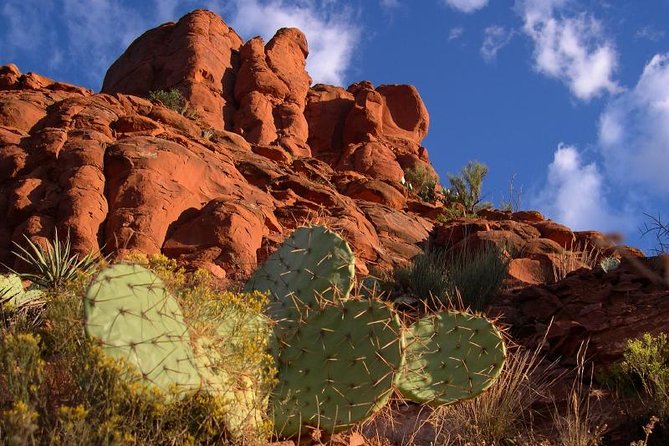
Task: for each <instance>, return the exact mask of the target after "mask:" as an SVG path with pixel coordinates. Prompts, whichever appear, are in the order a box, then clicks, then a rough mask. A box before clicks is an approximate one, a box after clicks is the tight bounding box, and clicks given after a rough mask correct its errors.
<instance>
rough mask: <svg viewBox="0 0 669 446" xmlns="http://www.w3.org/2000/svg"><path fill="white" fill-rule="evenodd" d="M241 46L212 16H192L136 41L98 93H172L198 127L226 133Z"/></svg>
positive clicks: (207, 13) (201, 13)
mask: <svg viewBox="0 0 669 446" xmlns="http://www.w3.org/2000/svg"><path fill="white" fill-rule="evenodd" d="M243 44H244V42H243V41H242V39H241V37H239V35H237V33H236V32H235V31H234V30H233V29H232V28H230V27H228V26H227V25H226V24H225V22H223V20H222V19H221V18H220V17H219V16H218V15H216V14H214V13H213V12H210V11H205V10H196V11H193V12H191V13H190V14H187V15H185V16H184V17H183V18H181V20H179V21H178V22H177V23H174V22H170V23H165V24H164V25H161V26H159V27H157V28H154V29H151V30H149V31H147V32H145V33H144V34H142V35H141V36H140V37H139V38H137V40H135V41H134V42H133V43H132V44H131V45H130V46H129V47H128V49H127V50H126V51H125V52H124V53H123V55H122V56H121V57H119V58H118V59H117V60H116V62H114V63H113V64H112V66H111V67H110V68H109V70H108V71H107V75H106V76H105V79H104V82H103V84H102V92H103V93H109V94H115V93H124V94H129V95H135V96H142V97H147V95H148V93H149V92H150V91H154V90H169V89H172V88H177V89H179V90H180V91H181V92H182V93H183V95H184V97H185V98H186V99H187V100H188V102H189V103H190V104H191V106H192V107H193V108H194V109H195V111H196V112H197V114H198V116H199V117H200V119H201V120H202V122H203V123H205V124H208V125H209V126H211V127H213V128H214V129H217V130H230V129H231V126H232V115H233V114H234V111H235V109H236V105H235V96H234V88H235V78H236V75H237V71H238V70H239V64H240V61H239V50H240V49H241V47H242V45H243Z"/></svg>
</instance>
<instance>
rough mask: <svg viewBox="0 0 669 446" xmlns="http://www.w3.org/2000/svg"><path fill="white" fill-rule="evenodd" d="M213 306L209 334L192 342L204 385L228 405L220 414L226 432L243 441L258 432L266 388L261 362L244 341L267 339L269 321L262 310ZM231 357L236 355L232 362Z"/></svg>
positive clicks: (270, 330) (266, 403) (261, 425)
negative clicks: (212, 326) (214, 311)
mask: <svg viewBox="0 0 669 446" xmlns="http://www.w3.org/2000/svg"><path fill="white" fill-rule="evenodd" d="M217 310H218V314H217V315H215V316H214V315H210V317H211V318H212V320H215V322H216V328H215V331H214V333H213V335H212V336H211V337H208V336H201V337H199V338H198V339H197V341H196V342H195V346H194V349H195V353H196V361H197V364H198V369H199V371H200V374H201V376H202V381H203V386H204V388H205V389H206V390H207V391H208V392H209V393H211V394H214V395H217V396H218V397H219V398H221V399H222V400H223V401H224V406H225V407H226V408H228V409H230V410H228V411H226V413H225V414H223V421H224V423H225V426H226V428H227V430H228V432H229V433H230V434H231V435H232V437H233V438H234V439H236V440H239V441H242V442H243V440H244V439H248V438H253V437H254V435H255V436H256V437H257V435H258V433H259V432H261V430H262V429H263V421H264V418H263V416H264V414H266V413H267V405H268V404H269V402H268V395H269V389H268V388H267V387H266V386H265V387H263V383H262V381H261V379H262V377H261V376H260V375H262V370H261V369H262V368H263V367H265V364H262V363H260V362H258V359H257V358H255V359H252V358H249V357H248V356H245V346H244V344H245V343H248V340H249V339H258V340H267V339H269V338H270V335H271V332H272V328H271V325H270V323H271V322H270V320H269V319H268V318H267V317H266V316H264V315H262V314H258V313H254V312H251V311H245V310H243V309H240V308H236V307H235V306H228V307H224V308H220V307H218V308H217ZM260 344H261V345H259V348H260V349H264V347H265V345H264V344H263V343H262V341H261V342H260ZM251 356H253V355H251ZM231 358H235V359H236V361H235V363H234V364H232V363H231V361H230V359H231ZM240 359H243V361H241V362H240Z"/></svg>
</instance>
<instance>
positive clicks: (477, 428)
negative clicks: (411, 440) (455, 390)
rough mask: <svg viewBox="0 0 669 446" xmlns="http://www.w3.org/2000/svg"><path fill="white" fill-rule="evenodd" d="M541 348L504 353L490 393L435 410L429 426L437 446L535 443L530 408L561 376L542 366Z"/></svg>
mask: <svg viewBox="0 0 669 446" xmlns="http://www.w3.org/2000/svg"><path fill="white" fill-rule="evenodd" d="M542 346H543V343H542V344H541V345H540V346H539V347H537V348H536V349H534V350H525V349H522V348H520V347H515V348H514V349H510V350H509V354H508V358H507V361H506V364H505V366H504V369H503V371H502V374H501V376H500V378H499V380H498V381H497V382H496V383H495V384H494V385H493V386H492V387H491V388H490V389H488V390H487V391H486V392H484V393H482V394H481V395H480V396H478V397H477V398H475V399H472V400H466V401H462V402H460V403H456V404H453V405H450V406H443V407H439V408H436V409H435V410H434V412H433V413H432V415H431V417H430V419H429V422H430V423H431V424H432V425H433V426H434V428H435V431H436V440H437V443H438V444H448V445H458V446H464V445H469V444H471V445H474V444H475V445H488V446H493V445H502V444H506V443H508V442H513V441H521V443H520V444H538V441H537V439H535V438H533V436H534V434H533V428H532V425H533V419H534V412H533V409H532V407H533V406H534V405H535V404H536V403H538V402H540V401H544V400H545V399H547V398H548V391H549V389H550V387H551V386H552V385H553V384H554V383H555V382H556V381H557V380H558V379H559V378H560V377H561V376H562V375H561V374H560V373H557V371H556V369H555V363H548V364H547V363H544V362H543V361H542V358H541V356H540V354H539V352H540V350H541V347H542ZM528 441H529V442H530V443H527V442H528ZM523 442H525V443H523Z"/></svg>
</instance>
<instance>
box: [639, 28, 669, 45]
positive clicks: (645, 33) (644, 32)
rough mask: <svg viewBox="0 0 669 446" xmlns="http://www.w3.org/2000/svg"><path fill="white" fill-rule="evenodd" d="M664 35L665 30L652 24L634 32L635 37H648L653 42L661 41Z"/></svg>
mask: <svg viewBox="0 0 669 446" xmlns="http://www.w3.org/2000/svg"><path fill="white" fill-rule="evenodd" d="M664 36H665V32H664V30H662V29H657V28H655V27H654V26H651V25H649V26H644V27H643V28H640V29H639V30H637V32H636V33H635V34H634V37H636V38H637V39H647V40H650V41H651V42H659V41H660V40H662V39H664Z"/></svg>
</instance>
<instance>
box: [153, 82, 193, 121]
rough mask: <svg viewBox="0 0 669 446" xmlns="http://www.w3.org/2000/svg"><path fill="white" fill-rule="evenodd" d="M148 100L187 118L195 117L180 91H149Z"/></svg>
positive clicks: (174, 89) (173, 89)
mask: <svg viewBox="0 0 669 446" xmlns="http://www.w3.org/2000/svg"><path fill="white" fill-rule="evenodd" d="M149 99H151V100H152V101H154V102H160V103H161V104H163V105H164V106H165V107H167V108H169V109H170V110H174V111H175V112H177V113H179V114H180V115H183V116H185V117H187V118H194V117H196V115H197V113H196V112H195V110H193V108H192V107H191V105H190V103H189V102H188V101H187V100H186V98H184V96H183V94H182V93H181V91H179V90H178V89H176V88H172V89H170V90H154V91H150V92H149Z"/></svg>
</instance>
